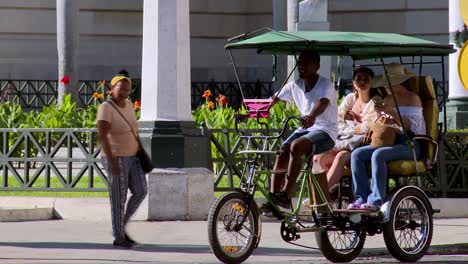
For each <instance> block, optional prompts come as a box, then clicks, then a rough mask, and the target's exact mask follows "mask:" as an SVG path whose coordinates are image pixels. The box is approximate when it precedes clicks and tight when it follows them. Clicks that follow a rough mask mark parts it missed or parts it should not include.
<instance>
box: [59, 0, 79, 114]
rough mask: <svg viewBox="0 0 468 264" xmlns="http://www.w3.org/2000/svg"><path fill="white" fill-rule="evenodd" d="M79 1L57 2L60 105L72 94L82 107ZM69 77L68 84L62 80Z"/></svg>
mask: <svg viewBox="0 0 468 264" xmlns="http://www.w3.org/2000/svg"><path fill="white" fill-rule="evenodd" d="M79 11H80V8H79V1H76V0H57V11H56V12H57V52H58V73H59V76H58V80H59V83H58V99H57V101H58V103H59V104H61V103H62V101H63V96H64V95H65V94H67V93H70V94H71V96H72V100H73V101H75V102H76V103H77V105H78V106H82V104H81V101H80V100H79V92H78V43H79V37H80V33H79V29H78V13H79ZM64 76H68V77H69V78H70V82H69V83H68V84H64V83H61V82H60V80H61V79H62V78H63V77H64Z"/></svg>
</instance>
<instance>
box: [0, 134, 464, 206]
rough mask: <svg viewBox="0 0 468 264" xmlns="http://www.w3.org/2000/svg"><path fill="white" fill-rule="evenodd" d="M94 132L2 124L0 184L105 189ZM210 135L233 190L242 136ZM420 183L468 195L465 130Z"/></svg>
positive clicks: (451, 138)
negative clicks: (18, 127)
mask: <svg viewBox="0 0 468 264" xmlns="http://www.w3.org/2000/svg"><path fill="white" fill-rule="evenodd" d="M96 132H97V131H96V129H81V128H80V129H5V128H3V129H0V179H1V180H0V181H1V184H0V190H21V191H104V192H105V191H107V184H108V180H107V177H106V175H105V173H104V171H103V168H102V165H101V158H100V157H99V153H100V146H99V144H98V142H97V133H96ZM264 132H265V131H264V130H260V129H258V130H247V131H246V133H250V134H253V133H264ZM278 132H279V131H278V130H270V133H278ZM287 134H288V133H286V134H285V137H286V136H287ZM209 136H210V140H211V153H212V158H213V170H214V172H215V174H216V176H215V190H216V191H227V190H232V189H233V188H235V187H237V183H238V182H239V180H240V179H241V178H242V176H243V175H244V176H245V171H243V169H244V162H245V157H244V156H242V155H237V154H236V153H237V152H238V151H239V150H241V149H243V148H244V147H245V145H244V144H245V142H244V140H242V139H240V138H239V137H237V136H236V132H235V131H234V130H232V129H212V130H209ZM282 140H283V139H277V140H274V141H272V142H270V143H269V144H270V148H272V149H275V148H276V149H279V147H280V145H281V142H282ZM251 144H252V146H255V145H260V144H261V142H255V141H254V142H251ZM274 159H275V157H273V156H265V157H264V160H263V161H262V164H266V167H265V168H261V169H262V170H267V169H269V168H271V166H272V164H273V162H274ZM423 188H424V189H425V190H426V191H427V192H428V194H429V195H430V196H432V197H468V133H447V134H445V135H444V136H443V137H442V139H441V143H440V144H439V158H438V163H437V166H435V167H434V168H433V170H432V171H431V172H430V173H429V175H428V176H427V177H425V178H424V180H423Z"/></svg>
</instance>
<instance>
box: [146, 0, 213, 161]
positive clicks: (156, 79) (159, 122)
mask: <svg viewBox="0 0 468 264" xmlns="http://www.w3.org/2000/svg"><path fill="white" fill-rule="evenodd" d="M189 22H190V21H189V0H158V1H154V0H145V1H144V10H143V60H142V64H143V68H142V92H141V99H142V100H141V101H142V105H141V111H142V112H141V119H140V121H141V128H142V131H141V134H140V135H141V138H142V142H143V144H144V145H145V148H146V149H147V150H148V151H149V152H150V155H151V158H152V160H153V163H154V165H155V166H156V167H159V168H168V167H177V168H183V167H205V168H208V167H209V166H210V164H209V158H210V149H209V139H208V138H207V137H206V136H203V135H202V133H201V130H200V128H197V127H196V125H195V122H194V121H192V117H191V93H190V30H189ZM145 128H146V129H145Z"/></svg>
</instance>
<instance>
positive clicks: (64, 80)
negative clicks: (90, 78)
mask: <svg viewBox="0 0 468 264" xmlns="http://www.w3.org/2000/svg"><path fill="white" fill-rule="evenodd" d="M60 82H61V83H63V84H65V85H67V84H69V83H70V77H68V75H65V76H63V78H62V79H60Z"/></svg>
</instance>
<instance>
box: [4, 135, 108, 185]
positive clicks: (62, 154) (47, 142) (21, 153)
mask: <svg viewBox="0 0 468 264" xmlns="http://www.w3.org/2000/svg"><path fill="white" fill-rule="evenodd" d="M0 151H1V152H0V170H1V171H0V175H1V184H0V190H10V191H12V190H21V191H107V184H108V180H107V177H106V176H105V174H104V173H103V169H102V166H101V162H100V161H101V159H100V157H99V153H100V147H99V146H98V144H97V133H96V129H5V128H2V129H0Z"/></svg>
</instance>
